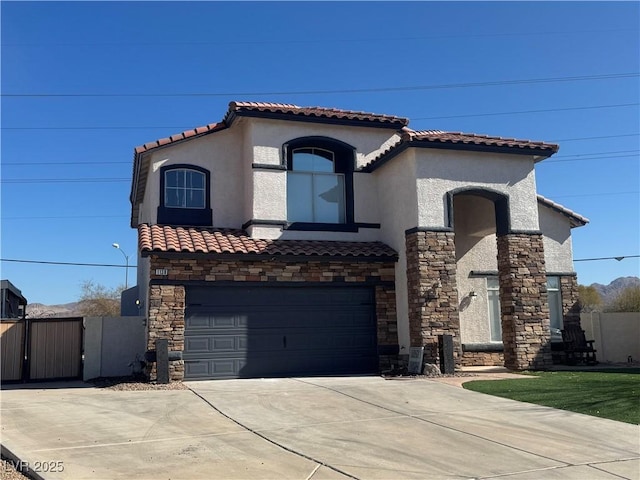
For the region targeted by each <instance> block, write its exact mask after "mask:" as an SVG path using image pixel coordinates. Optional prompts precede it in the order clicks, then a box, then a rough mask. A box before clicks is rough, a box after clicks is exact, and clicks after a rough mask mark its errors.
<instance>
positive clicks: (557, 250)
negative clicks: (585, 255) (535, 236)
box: [538, 204, 574, 273]
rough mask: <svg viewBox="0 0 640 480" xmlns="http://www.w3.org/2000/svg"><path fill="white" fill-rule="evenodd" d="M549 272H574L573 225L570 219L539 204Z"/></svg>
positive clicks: (545, 256) (546, 264)
mask: <svg viewBox="0 0 640 480" xmlns="http://www.w3.org/2000/svg"><path fill="white" fill-rule="evenodd" d="M538 216H539V218H540V230H542V234H543V237H542V239H543V244H544V260H545V266H546V270H547V272H551V273H565V272H573V271H574V268H573V251H572V246H571V225H570V224H569V219H568V218H567V217H565V216H564V215H562V214H561V213H558V212H556V211H554V210H553V209H551V208H549V207H546V206H544V205H540V204H539V205H538Z"/></svg>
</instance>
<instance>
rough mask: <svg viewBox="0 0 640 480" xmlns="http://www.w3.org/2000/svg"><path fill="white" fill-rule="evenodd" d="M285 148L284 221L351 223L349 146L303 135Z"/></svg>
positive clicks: (316, 223)
mask: <svg viewBox="0 0 640 480" xmlns="http://www.w3.org/2000/svg"><path fill="white" fill-rule="evenodd" d="M285 148H286V158H287V170H288V172H287V221H288V222H290V223H292V224H293V225H294V226H295V225H298V226H300V227H304V226H305V225H308V226H311V225H312V224H315V225H332V224H343V225H344V224H353V221H354V220H353V164H354V160H353V159H354V149H353V147H350V146H348V145H346V144H344V143H342V142H339V141H336V140H332V139H328V138H324V137H306V138H301V139H297V140H293V141H291V142H289V143H288V144H287V145H285Z"/></svg>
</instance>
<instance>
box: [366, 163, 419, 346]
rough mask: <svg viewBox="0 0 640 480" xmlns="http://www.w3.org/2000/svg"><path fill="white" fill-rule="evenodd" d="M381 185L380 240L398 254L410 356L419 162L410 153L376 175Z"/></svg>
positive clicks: (399, 296) (402, 325)
mask: <svg viewBox="0 0 640 480" xmlns="http://www.w3.org/2000/svg"><path fill="white" fill-rule="evenodd" d="M372 175H373V176H374V178H375V179H376V183H377V194H378V199H379V200H378V205H379V211H380V223H381V224H382V228H381V229H380V240H381V241H382V242H384V243H386V244H387V245H389V246H390V247H392V248H393V249H395V250H396V252H398V257H399V258H398V262H397V263H396V267H395V268H396V306H397V307H396V308H397V316H398V342H399V345H400V354H408V353H409V346H410V343H409V311H408V293H407V256H406V241H405V233H404V232H405V231H406V230H408V229H410V228H413V227H415V226H417V223H418V205H417V197H416V161H415V155H414V152H413V151H412V150H407V151H405V152H403V153H402V154H401V155H399V156H398V157H397V158H395V159H393V160H392V161H391V162H388V163H386V164H385V165H383V166H382V167H380V168H379V169H377V170H376V171H375V172H373V174H372Z"/></svg>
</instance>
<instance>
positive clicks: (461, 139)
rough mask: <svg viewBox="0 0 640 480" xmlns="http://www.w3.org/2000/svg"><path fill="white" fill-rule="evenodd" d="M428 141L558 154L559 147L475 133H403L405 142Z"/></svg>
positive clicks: (410, 131) (438, 131) (552, 144)
mask: <svg viewBox="0 0 640 480" xmlns="http://www.w3.org/2000/svg"><path fill="white" fill-rule="evenodd" d="M405 139H406V140H409V141H427V142H436V143H462V144H474V145H491V146H493V145H495V146H498V147H510V148H521V149H535V150H545V151H548V152H550V153H556V152H557V151H558V148H560V147H559V146H558V145H556V144H554V143H545V142H536V141H532V140H519V139H517V138H503V137H491V136H489V135H478V134H475V133H462V132H443V131H441V130H422V131H415V130H408V129H405V131H404V132H403V140H405Z"/></svg>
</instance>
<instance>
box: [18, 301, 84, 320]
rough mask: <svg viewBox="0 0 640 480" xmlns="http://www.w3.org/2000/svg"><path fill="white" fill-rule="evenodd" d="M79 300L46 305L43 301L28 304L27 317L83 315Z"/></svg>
mask: <svg viewBox="0 0 640 480" xmlns="http://www.w3.org/2000/svg"><path fill="white" fill-rule="evenodd" d="M79 305H80V303H79V302H71V303H64V304H62V305H44V304H42V303H29V304H27V318H60V317H81V316H82V315H81V314H80V313H79V312H78V307H79Z"/></svg>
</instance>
